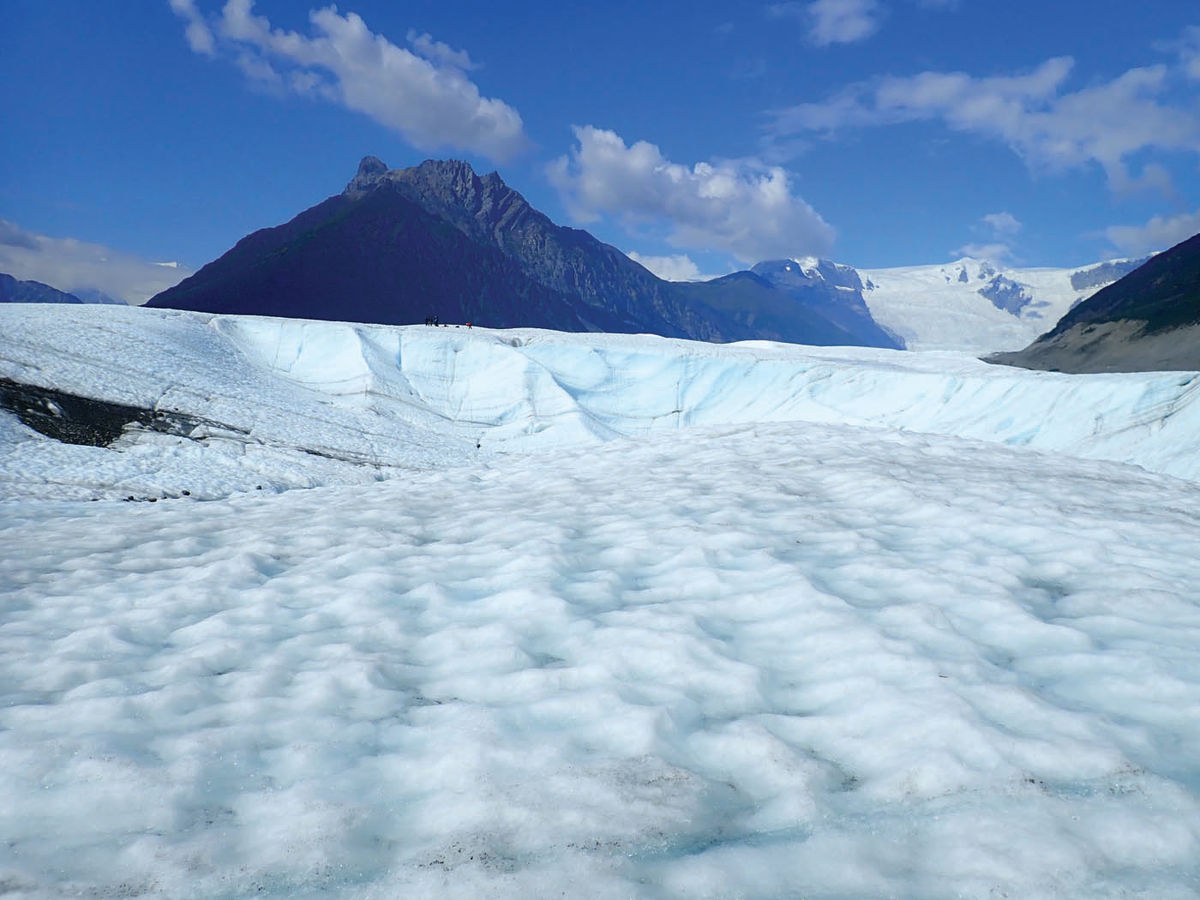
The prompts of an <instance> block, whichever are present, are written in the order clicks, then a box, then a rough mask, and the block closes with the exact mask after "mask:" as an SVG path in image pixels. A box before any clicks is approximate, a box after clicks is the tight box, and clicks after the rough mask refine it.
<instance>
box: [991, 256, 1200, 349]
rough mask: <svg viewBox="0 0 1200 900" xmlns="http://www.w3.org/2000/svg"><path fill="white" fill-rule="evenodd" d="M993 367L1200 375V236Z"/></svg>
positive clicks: (1114, 286) (1154, 261) (1106, 290)
mask: <svg viewBox="0 0 1200 900" xmlns="http://www.w3.org/2000/svg"><path fill="white" fill-rule="evenodd" d="M988 361H989V362H995V363H1002V364H1004V365H1012V366H1022V367H1024V368H1028V369H1049V370H1053V371H1060V372H1141V371H1172V370H1184V371H1196V370H1200V234H1198V235H1196V236H1195V237H1192V238H1189V239H1188V240H1186V241H1184V242H1183V243H1181V244H1178V245H1176V246H1175V247H1172V248H1171V249H1170V250H1167V251H1166V252H1164V253H1160V254H1158V255H1157V256H1153V257H1151V258H1150V259H1149V260H1148V261H1147V262H1145V263H1143V264H1142V265H1141V266H1140V267H1138V268H1136V269H1134V270H1133V271H1132V272H1130V273H1129V274H1128V275H1126V276H1125V277H1123V278H1121V279H1120V280H1119V281H1117V282H1114V283H1113V284H1110V285H1109V286H1108V287H1106V288H1104V289H1102V290H1100V291H1098V292H1097V293H1096V294H1094V295H1092V296H1091V297H1089V298H1088V299H1087V300H1085V301H1084V302H1082V303H1080V304H1079V305H1077V306H1076V307H1075V308H1074V309H1072V310H1071V311H1070V312H1068V313H1067V314H1066V315H1065V316H1063V317H1062V319H1060V320H1059V322H1058V324H1057V325H1056V326H1055V327H1054V328H1053V330H1051V331H1049V332H1047V333H1046V334H1044V335H1042V336H1041V337H1039V338H1038V339H1037V340H1036V341H1034V342H1033V343H1032V344H1030V345H1029V346H1028V347H1026V348H1025V349H1024V350H1020V351H1017V352H1015V353H998V354H995V355H993V356H990V357H988Z"/></svg>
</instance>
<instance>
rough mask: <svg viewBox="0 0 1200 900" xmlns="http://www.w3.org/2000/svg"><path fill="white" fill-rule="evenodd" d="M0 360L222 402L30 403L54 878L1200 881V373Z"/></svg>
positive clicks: (1132, 888) (432, 354)
mask: <svg viewBox="0 0 1200 900" xmlns="http://www.w3.org/2000/svg"><path fill="white" fill-rule="evenodd" d="M0 378H3V379H8V380H9V381H11V382H14V383H22V384H32V385H39V386H42V387H46V388H55V389H58V390H61V391H69V392H73V393H75V394H78V395H81V396H87V397H93V398H96V399H105V400H109V401H111V402H114V403H122V404H128V405H130V406H138V407H144V408H147V409H157V410H160V411H172V412H176V413H179V414H186V415H188V416H192V417H197V418H198V417H203V419H204V422H203V423H202V424H200V425H197V426H196V427H195V429H194V430H193V431H192V432H191V433H189V434H179V433H166V432H161V431H155V430H153V429H152V428H148V427H146V426H144V425H139V424H136V423H135V424H133V425H130V426H129V427H127V428H126V429H125V431H124V432H123V433H122V434H121V436H120V437H119V438H117V439H116V440H115V441H114V442H113V443H111V444H110V445H109V446H107V447H105V446H83V445H71V444H63V443H61V442H59V441H55V440H52V439H50V438H47V437H45V436H44V435H41V434H39V433H37V432H36V431H34V430H32V429H30V428H29V427H27V426H26V425H25V424H23V423H22V422H21V420H20V419H19V417H18V416H17V415H15V414H13V413H10V412H0V540H2V541H3V545H4V546H5V548H6V552H5V553H4V554H3V555H2V556H0V796H2V797H4V798H5V802H4V803H3V804H0V833H2V834H3V835H4V837H5V839H4V841H3V842H2V843H0V885H2V886H3V890H4V891H5V892H7V893H9V894H12V895H13V896H15V897H31V898H32V897H36V898H42V897H47V898H48V897H61V896H78V895H86V896H97V897H117V896H142V897H183V896H186V897H200V898H226V897H241V896H249V895H262V896H287V897H318V896H319V897H328V896H339V897H347V898H379V897H394V896H399V895H403V896H411V897H447V896H462V897H467V896H480V895H487V896H496V897H529V896H549V895H560V896H562V895H565V896H589V897H630V896H633V897H647V898H677V897H678V898H682V897H761V898H774V897H781V896H806V897H862V896H904V897H919V898H943V897H981V898H982V897H1002V896H1010V897H1016V896H1020V897H1048V898H1049V897H1079V896H1089V897H1117V896H1123V897H1136V896H1143V897H1155V898H1184V897H1193V896H1195V895H1196V893H1197V891H1198V890H1200V605H1198V603H1197V592H1196V589H1195V584H1196V582H1197V580H1198V576H1200V562H1198V560H1200V527H1197V526H1198V525H1200V484H1197V481H1198V480H1200V466H1198V465H1197V462H1196V452H1195V435H1196V434H1197V433H1198V431H1197V425H1198V423H1197V421H1196V415H1197V412H1196V409H1195V386H1196V384H1197V383H1200V382H1198V381H1197V378H1200V375H1197V374H1196V373H1143V374H1138V375H1119V376H1064V375H1054V374H1050V373H1043V372H1030V371H1025V370H1014V369H1007V368H1004V367H999V366H988V365H985V364H983V363H980V362H978V361H977V360H974V359H972V358H971V357H969V356H966V355H964V354H961V353H951V352H927V353H903V352H896V351H881V350H861V349H847V348H810V347H794V346H786V345H778V344H765V343H750V344H738V345H727V346H714V345H704V344H694V343H689V342H685V341H670V340H664V339H661V338H655V337H651V336H628V335H619V336H618V335H563V334H556V333H551V332H540V331H533V330H513V331H496V332H492V331H486V330H482V329H467V328H465V327H458V328H453V327H452V328H427V327H425V326H412V327H381V326H380V327H374V326H362V325H344V324H338V323H314V322H303V321H295V320H271V319H250V318H236V317H219V316H207V315H198V314H185V313H171V312H166V311H152V310H144V309H132V308H131V309H125V308H116V307H105V308H100V307H57V308H54V309H38V308H35V307H32V306H25V307H13V308H6V309H0ZM260 488H261V489H260ZM300 488H306V489H300ZM184 490H186V491H187V494H184V493H183V491H184ZM130 497H132V498H133V499H135V500H142V501H144V500H151V499H153V500H155V501H156V502H154V503H149V502H122V501H123V500H126V499H128V498H130Z"/></svg>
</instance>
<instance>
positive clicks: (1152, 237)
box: [1104, 210, 1200, 256]
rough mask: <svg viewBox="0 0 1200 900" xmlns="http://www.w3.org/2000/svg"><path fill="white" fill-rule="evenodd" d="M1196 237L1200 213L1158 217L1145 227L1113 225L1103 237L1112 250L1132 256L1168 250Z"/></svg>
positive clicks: (1199, 223) (1199, 226) (1106, 230)
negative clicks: (1106, 239)
mask: <svg viewBox="0 0 1200 900" xmlns="http://www.w3.org/2000/svg"><path fill="white" fill-rule="evenodd" d="M1196 234H1200V210H1196V212H1193V213H1180V214H1178V215H1174V216H1155V217H1154V218H1153V219H1151V220H1150V221H1149V222H1147V223H1146V224H1144V225H1113V226H1111V227H1109V228H1106V229H1104V236H1105V237H1107V238H1108V239H1109V241H1111V242H1112V244H1113V246H1114V247H1116V248H1117V249H1118V250H1120V251H1121V252H1123V253H1126V254H1128V255H1130V256H1141V255H1142V254H1145V253H1151V252H1153V251H1156V250H1167V249H1169V248H1171V247H1173V246H1175V245H1176V244H1178V243H1179V242H1180V241H1186V240H1187V239H1188V238H1190V237H1192V236H1193V235H1196Z"/></svg>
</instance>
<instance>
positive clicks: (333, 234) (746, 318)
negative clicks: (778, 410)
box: [149, 157, 895, 346]
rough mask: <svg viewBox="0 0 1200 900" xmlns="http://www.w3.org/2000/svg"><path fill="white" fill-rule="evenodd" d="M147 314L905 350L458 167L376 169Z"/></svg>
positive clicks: (241, 245)
mask: <svg viewBox="0 0 1200 900" xmlns="http://www.w3.org/2000/svg"><path fill="white" fill-rule="evenodd" d="M826 299H828V298H826ZM149 305H150V306H157V307H174V308H179V309H195V310H202V311H207V312H221V313H244V314H256V315H272V316H293V317H300V318H314V319H338V320H347V321H360V322H379V323H385V324H404V323H413V322H421V321H424V319H425V317H426V316H428V315H434V314H436V315H437V316H438V317H439V318H440V319H441V321H443V322H467V321H469V322H473V323H476V324H479V325H487V326H493V327H516V326H534V327H541V328H553V329H558V330H563V331H613V332H651V333H656V334H662V335H665V336H668V337H686V338H694V339H699V340H707V341H732V340H744V339H753V338H758V339H768V340H782V341H791V342H796V343H809V344H826V345H830V344H868V345H873V346H895V344H894V343H884V344H880V343H879V335H880V334H882V332H880V331H879V329H878V326H875V324H874V322H872V321H869V315H868V321H867V323H866V325H864V324H863V322H862V319H861V317H860V316H858V315H857V314H854V315H850V316H849V317H834V316H831V315H829V313H828V310H827V309H825V308H823V307H828V306H829V305H830V304H828V303H815V302H813V301H812V300H811V299H808V298H805V297H796V296H792V295H791V294H789V293H788V292H786V291H782V290H779V289H778V288H776V287H775V286H774V285H773V284H771V283H770V282H769V281H767V280H764V279H762V278H759V277H757V276H754V275H751V274H750V273H738V274H736V275H734V276H728V277H726V278H723V279H717V280H716V281H713V282H705V283H699V284H681V283H675V282H667V281H662V280H661V279H659V278H657V277H655V276H654V275H653V274H651V273H650V272H649V271H648V270H646V269H645V268H643V267H642V266H640V265H638V264H637V263H635V262H634V261H633V260H631V259H629V257H627V256H626V255H625V254H624V253H622V252H621V251H619V250H617V249H616V248H615V247H611V246H609V245H608V244H604V243H602V242H600V241H598V240H596V239H595V238H594V237H592V236H591V235H590V234H588V233H587V232H586V231H581V230H578V229H573V228H564V227H562V226H559V225H556V224H555V223H554V222H552V221H551V220H550V219H549V218H547V217H546V216H545V215H543V214H542V213H540V212H538V211H537V210H536V209H534V208H533V207H532V206H530V205H529V203H528V202H526V200H525V198H524V197H522V196H521V195H520V194H519V193H517V192H516V191H514V190H512V189H511V188H510V187H508V186H507V185H506V184H505V183H504V181H503V180H502V179H501V178H500V176H499V175H498V174H496V173H495V172H492V173H490V174H488V175H484V176H482V177H480V176H479V175H477V174H476V173H475V172H474V171H472V169H471V167H470V166H469V165H467V164H466V163H463V162H457V161H453V160H451V161H435V160H431V161H428V162H425V163H422V164H421V165H419V166H415V167H413V168H409V169H388V168H387V166H385V165H384V164H383V163H382V162H381V161H380V160H378V159H376V158H375V157H367V158H366V159H364V160H363V161H362V163H361V164H360V165H359V168H358V173H357V174H356V175H355V177H354V179H353V180H352V181H351V182H350V183H349V185H347V187H346V190H345V191H344V192H343V193H342V194H339V195H338V196H335V197H330V198H329V199H328V200H325V201H324V202H323V203H320V204H318V205H317V206H314V207H312V208H311V209H308V210H306V211H305V212H303V213H301V214H300V215H298V216H297V217H296V218H295V219H293V220H292V221H291V222H288V223H287V224H285V225H280V226H278V227H275V228H267V229H263V230H262V231H258V232H255V233H254V234H251V235H249V236H248V237H246V238H243V239H242V240H241V241H239V242H238V243H237V245H236V246H235V247H234V248H233V249H232V250H230V251H229V252H228V253H226V254H225V255H224V256H222V257H221V258H220V259H218V260H216V261H214V262H212V263H209V264H208V265H207V266H205V267H204V268H202V269H201V270H200V271H198V272H196V273H195V274H194V275H192V276H191V277H190V278H187V279H185V280H184V281H183V282H181V283H180V284H178V285H177V286H175V287H173V288H171V289H169V290H167V291H164V292H163V293H161V294H159V295H157V296H156V297H154V298H153V299H152V300H151V301H150V303H149ZM843 319H844V321H843ZM884 337H885V339H886V336H884Z"/></svg>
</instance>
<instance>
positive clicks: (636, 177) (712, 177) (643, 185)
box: [549, 126, 834, 262]
mask: <svg viewBox="0 0 1200 900" xmlns="http://www.w3.org/2000/svg"><path fill="white" fill-rule="evenodd" d="M574 132H575V138H576V140H577V141H578V143H577V144H576V146H575V147H573V148H572V150H571V153H570V155H569V156H563V157H560V158H559V159H557V160H556V161H555V162H554V163H552V164H551V165H550V168H549V175H550V179H551V181H552V182H553V184H554V185H555V187H557V188H558V190H559V192H560V194H561V195H562V197H563V200H564V202H565V203H566V204H567V207H568V209H569V211H570V212H571V214H572V216H574V217H575V218H576V219H577V220H579V221H583V222H589V221H595V220H596V219H598V218H599V217H600V216H601V214H605V213H608V214H612V215H615V216H617V217H618V218H619V219H620V220H621V221H622V222H623V223H625V224H635V223H639V222H653V223H665V224H667V225H668V227H669V228H670V234H669V237H668V240H669V241H670V242H671V243H672V244H673V245H675V246H677V247H683V248H688V249H695V250H720V251H724V252H727V253H731V254H733V255H734V256H736V257H737V258H738V259H739V260H742V261H743V262H756V261H758V260H762V259H770V258H777V257H784V256H794V255H801V256H803V255H813V256H821V255H828V253H829V250H830V249H831V247H832V245H833V237H834V231H833V229H832V228H831V227H830V226H829V225H828V223H826V222H825V220H824V219H822V218H821V216H820V215H818V214H817V212H816V211H815V210H814V209H813V208H812V207H811V206H809V205H808V204H807V203H805V202H804V200H803V199H801V198H800V197H798V196H796V195H795V194H793V193H792V188H791V182H790V179H789V177H788V174H787V172H786V171H784V170H783V169H782V168H780V167H779V166H765V165H763V164H761V163H759V162H757V161H755V160H723V161H717V162H712V163H703V162H701V163H696V164H695V165H694V166H691V167H688V166H684V165H680V164H678V163H673V162H671V161H670V160H668V159H666V158H664V157H663V155H662V152H661V151H660V150H659V148H658V147H656V146H655V145H654V144H650V143H647V142H646V141H638V142H637V143H635V144H633V145H632V146H626V144H625V142H624V141H623V140H622V139H621V137H620V136H619V135H617V134H616V133H614V132H612V131H605V130H602V129H599V128H593V127H591V126H586V127H582V128H580V127H576V128H575V129H574Z"/></svg>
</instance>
